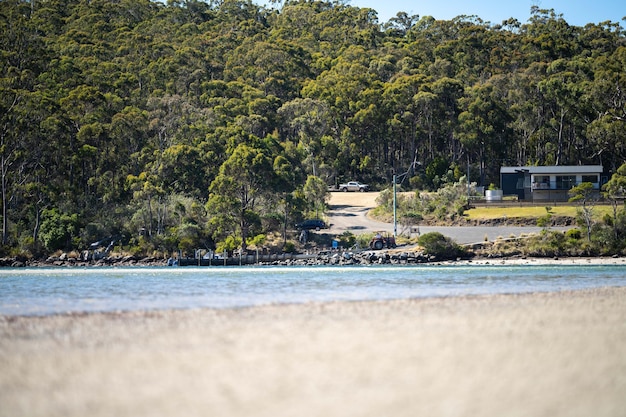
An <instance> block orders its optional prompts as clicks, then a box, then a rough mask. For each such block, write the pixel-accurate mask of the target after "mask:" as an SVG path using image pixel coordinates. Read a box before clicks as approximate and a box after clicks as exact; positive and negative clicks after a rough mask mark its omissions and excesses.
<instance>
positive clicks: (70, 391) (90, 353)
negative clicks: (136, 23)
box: [0, 288, 626, 417]
mask: <svg viewBox="0 0 626 417" xmlns="http://www.w3.org/2000/svg"><path fill="white" fill-rule="evenodd" d="M625 393H626V288H614V289H597V290H584V291H576V292H562V293H550V294H526V295H496V296H472V297H460V298H452V297H450V298H439V299H422V300H419V299H418V300H403V301H391V302H345V303H344V302H336V303H323V304H305V305H278V306H268V307H258V308H244V309H233V310H211V309H207V310H188V311H157V312H133V313H107V314H79V315H61V316H51V317H30V318H28V317H0V415H2V416H12V417H16V416H29V417H34V416H64V417H69V416H81V417H84V416H118V417H119V416H247V417H248V416H268V417H269V416H323V417H331V416H342V417H344V416H411V417H414V416H482V417H484V416H499V417H500V416H533V417H538V416H550V417H554V416H568V417H569V416H594V417H598V416H624V412H625V410H626V395H625Z"/></svg>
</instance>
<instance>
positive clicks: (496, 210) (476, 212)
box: [465, 205, 613, 220]
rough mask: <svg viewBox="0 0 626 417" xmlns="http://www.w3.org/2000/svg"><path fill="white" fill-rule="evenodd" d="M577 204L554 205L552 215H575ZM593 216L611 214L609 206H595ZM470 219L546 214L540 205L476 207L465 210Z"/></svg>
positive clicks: (528, 216) (536, 216)
mask: <svg viewBox="0 0 626 417" xmlns="http://www.w3.org/2000/svg"><path fill="white" fill-rule="evenodd" d="M577 208H578V207H577V206H556V207H552V210H551V212H552V215H553V216H563V217H573V218H575V217H576V209H577ZM593 212H594V217H595V218H596V219H602V218H603V217H604V215H605V214H607V213H608V214H609V215H612V214H613V209H612V208H611V206H604V205H603V206H595V207H594V208H593ZM465 215H466V216H467V218H468V219H470V220H478V219H499V218H502V217H507V218H516V217H521V218H538V217H541V216H545V215H546V208H545V207H542V206H536V207H476V208H473V209H470V210H467V211H466V212H465Z"/></svg>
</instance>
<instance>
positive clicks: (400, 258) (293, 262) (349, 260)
mask: <svg viewBox="0 0 626 417" xmlns="http://www.w3.org/2000/svg"><path fill="white" fill-rule="evenodd" d="M173 261H175V262H173ZM442 263H450V264H460V263H465V264H476V265H488V264H505V263H507V264H545V263H557V264H616V265H626V257H620V256H617V255H614V256H610V257H589V256H581V257H528V256H523V255H515V256H498V255H488V256H481V255H475V254H471V255H470V256H467V257H464V258H456V259H440V258H437V257H435V256H429V255H427V254H425V253H423V252H421V251H415V250H412V249H411V248H398V249H390V250H382V251H372V250H367V251H361V252H352V251H322V252H319V253H316V254H286V253H281V254H274V255H266V256H265V257H261V258H257V257H255V256H253V255H249V256H247V257H241V258H240V257H231V258H227V259H220V260H213V261H212V262H211V263H209V260H205V259H203V260H198V259H193V258H182V259H175V260H174V259H172V258H170V259H163V258H156V257H139V256H131V255H129V256H110V257H104V258H102V259H98V260H83V259H77V258H73V257H69V256H67V255H65V254H62V255H61V256H58V257H49V258H48V259H46V260H32V259H24V258H19V257H13V258H0V267H9V268H23V267H59V268H63V267H66V268H67V267H82V268H87V267H135V266H144V267H161V266H181V267H184V266H207V267H208V266H213V267H215V266H240V265H258V266H324V265H332V266H350V265H382V264H385V265H417V264H442Z"/></svg>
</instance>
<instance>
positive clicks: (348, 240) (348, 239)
mask: <svg viewBox="0 0 626 417" xmlns="http://www.w3.org/2000/svg"><path fill="white" fill-rule="evenodd" d="M337 237H338V239H339V244H340V245H341V247H342V248H351V247H353V246H354V245H355V244H356V236H355V235H354V234H353V233H352V232H350V231H349V230H346V231H345V232H343V233H342V234H340V235H339V236H337Z"/></svg>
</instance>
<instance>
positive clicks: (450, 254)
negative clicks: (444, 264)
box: [419, 232, 467, 259]
mask: <svg viewBox="0 0 626 417" xmlns="http://www.w3.org/2000/svg"><path fill="white" fill-rule="evenodd" d="M419 245H420V246H421V247H423V248H424V252H425V253H426V254H427V255H431V256H434V257H436V258H437V259H456V258H458V257H460V256H465V255H467V253H466V251H465V249H463V248H462V247H461V246H459V245H458V244H457V243H456V242H454V241H453V240H452V239H450V238H449V237H447V236H444V235H442V234H441V233H439V232H430V233H425V234H423V235H422V236H420V238H419Z"/></svg>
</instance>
